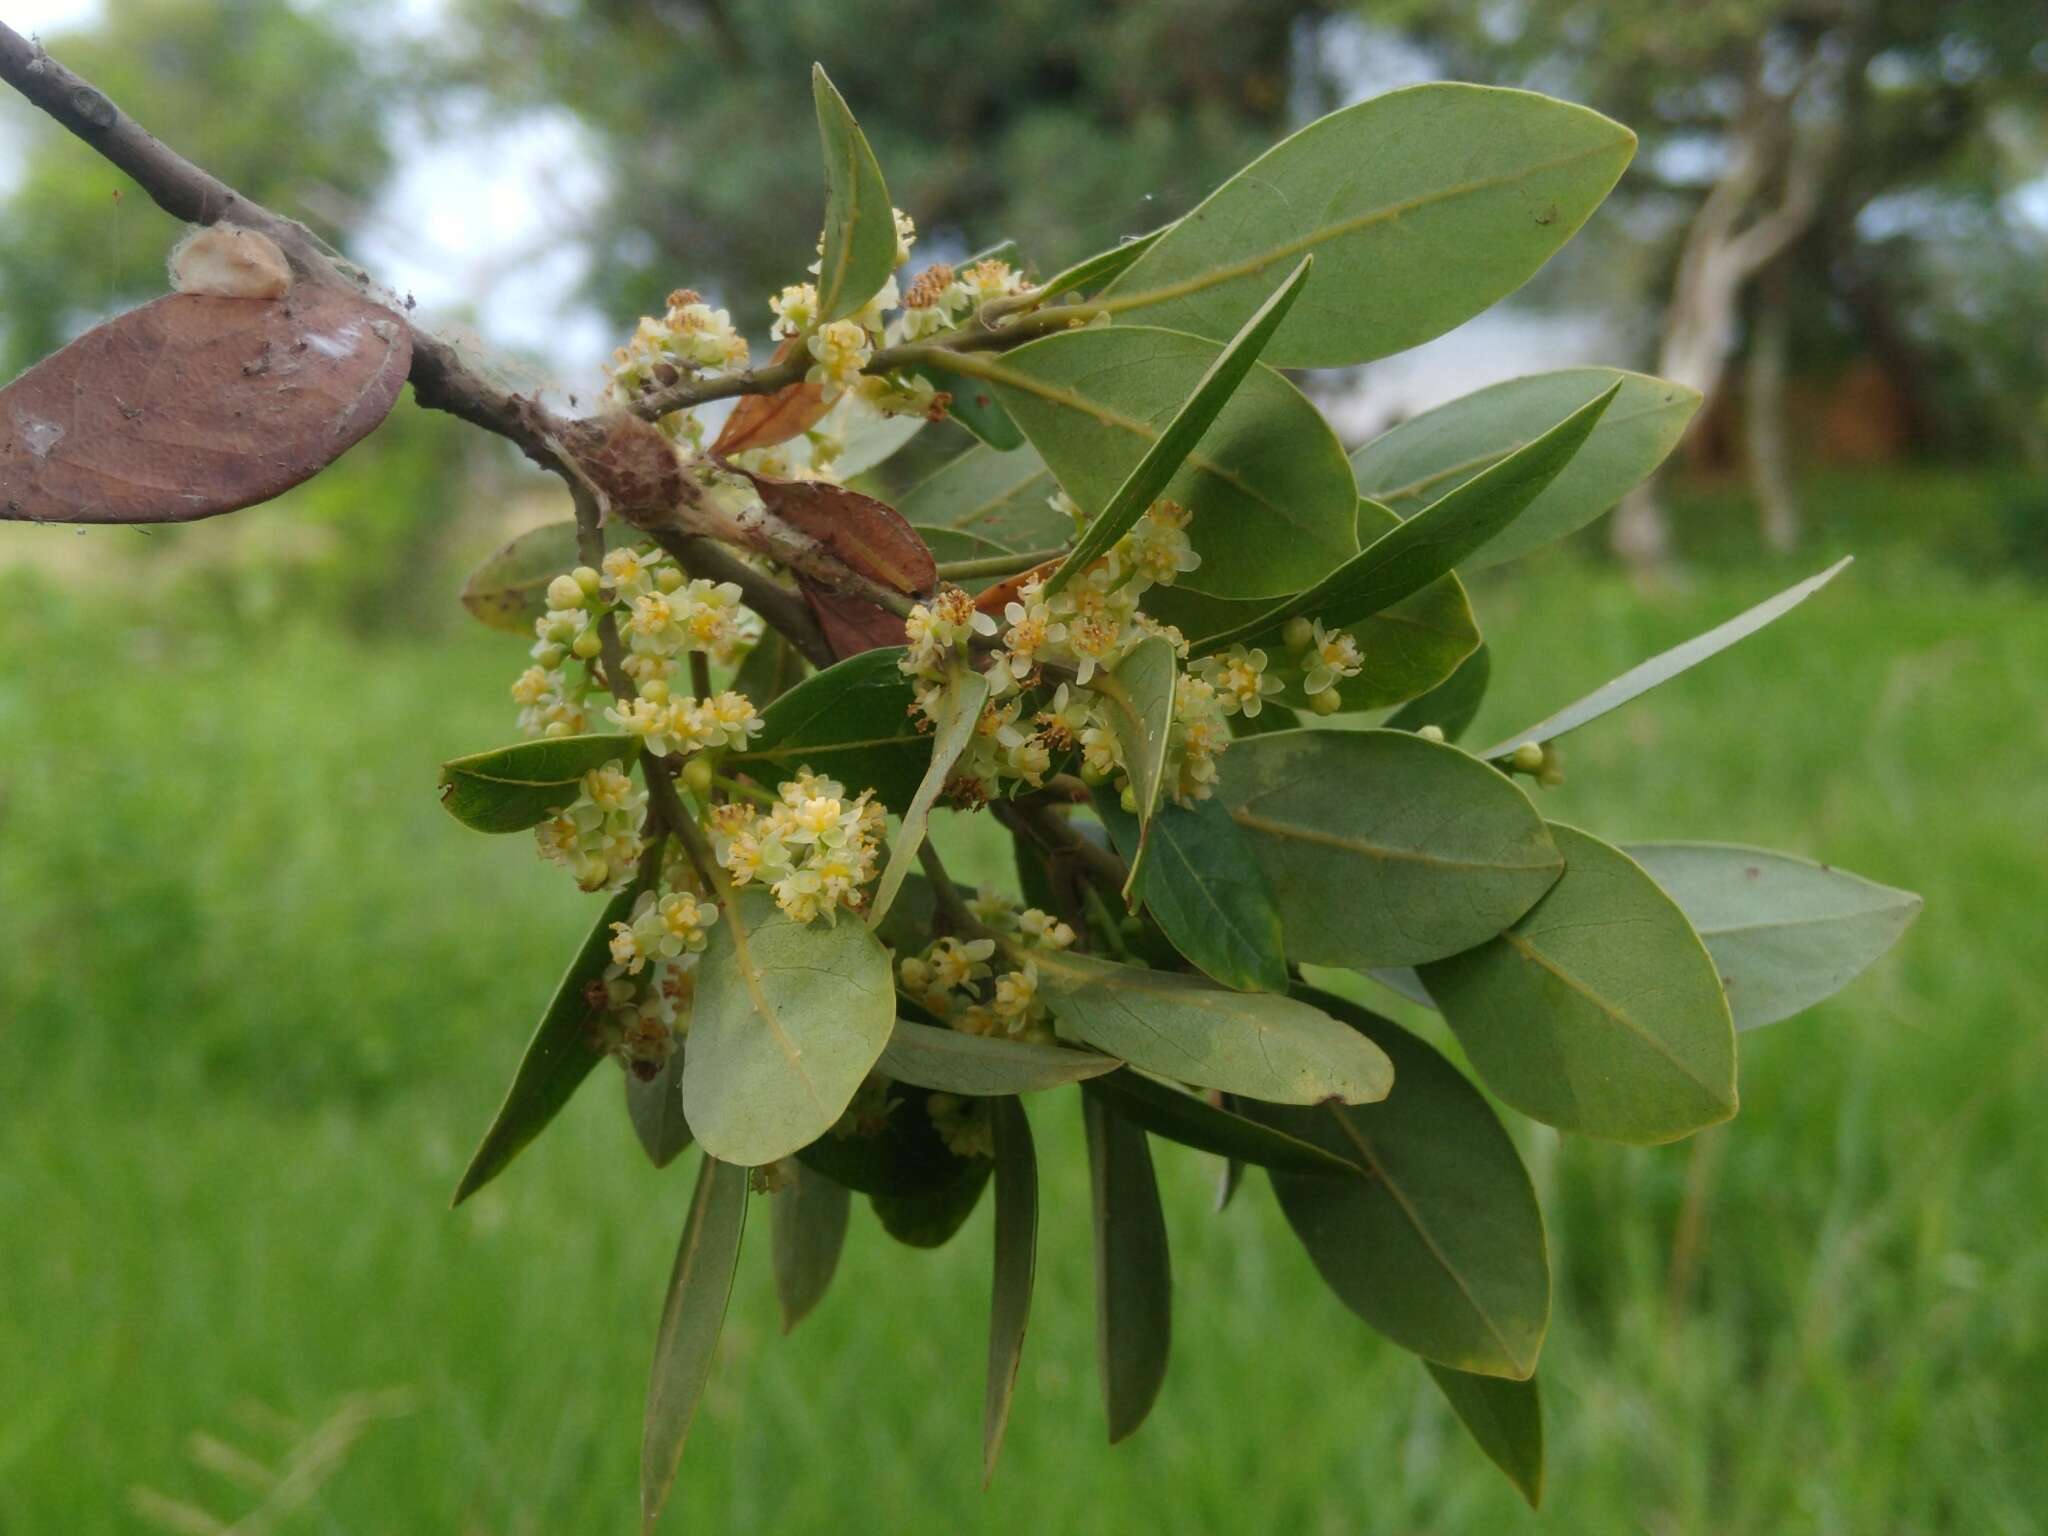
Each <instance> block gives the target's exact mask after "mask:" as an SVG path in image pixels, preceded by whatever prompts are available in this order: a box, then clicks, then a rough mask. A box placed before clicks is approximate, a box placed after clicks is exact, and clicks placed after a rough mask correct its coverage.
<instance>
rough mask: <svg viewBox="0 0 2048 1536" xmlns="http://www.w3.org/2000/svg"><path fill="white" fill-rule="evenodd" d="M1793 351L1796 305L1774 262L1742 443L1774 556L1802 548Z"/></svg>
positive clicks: (1748, 379) (1753, 343) (1749, 380)
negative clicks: (1791, 422)
mask: <svg viewBox="0 0 2048 1536" xmlns="http://www.w3.org/2000/svg"><path fill="white" fill-rule="evenodd" d="M1791 350H1792V304H1791V291H1790V286H1789V284H1788V283H1787V282H1786V273H1785V264H1784V262H1782V261H1779V262H1775V263H1773V264H1772V266H1771V269H1770V271H1769V272H1767V273H1766V274H1765V275H1764V278H1763V280H1762V282H1761V283H1760V284H1759V285H1758V292H1757V304H1756V314H1755V318H1754V320H1753V322H1752V324H1751V326H1750V334H1749V366H1748V369H1747V371H1746V373H1745V376H1744V378H1743V390H1742V420H1743V445H1744V448H1745V449H1746V451H1747V457H1748V460H1749V486H1750V490H1751V491H1752V492H1754V493H1755V495H1756V516H1757V532H1758V533H1760V534H1761V535H1762V536H1763V541H1764V545H1765V547H1766V548H1768V549H1770V550H1771V551H1772V552H1773V553H1774V554H1780V555H1784V554H1790V553H1791V552H1792V551H1793V550H1794V549H1797V548H1798V547H1799V538H1800V533H1801V531H1802V519H1801V518H1800V515H1799V496H1798V492H1797V491H1796V490H1795V489H1794V488H1793V483H1792V445H1791V441H1790V437H1789V434H1788V431H1787V427H1786V421H1785V374H1786V370H1787V367H1788V366H1789V363H1790V355H1791Z"/></svg>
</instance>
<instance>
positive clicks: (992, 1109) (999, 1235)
mask: <svg viewBox="0 0 2048 1536" xmlns="http://www.w3.org/2000/svg"><path fill="white" fill-rule="evenodd" d="M989 1113H990V1115H991V1116H992V1117H993V1118H994V1121H995V1126H994V1129H995V1141H996V1172H995V1180H996V1237H995V1263H994V1269H993V1278H992V1283H991V1285H990V1293H989V1308H988V1388H987V1391H986V1393H985V1394H984V1396H983V1398H982V1410H981V1486H982V1487H983V1488H987V1487H988V1485H989V1482H990V1480H991V1479H992V1478H994V1476H995V1474H996V1457H997V1456H998V1455H999V1454H1000V1453H1001V1452H1002V1448H1003V1431H1004V1430H1005V1429H1007V1428H1008V1427H1009V1423H1010V1399H1011V1397H1012V1396H1013V1395H1014V1394H1015V1392H1016V1390H1017V1367H1018V1366H1019V1365H1020V1364H1021V1363H1022V1362H1023V1359H1024V1329H1025V1326H1026V1324H1027V1323H1029V1322H1030V1320H1031V1283H1032V1277H1033V1272H1034V1271H1035V1270H1036V1268H1037V1265H1038V1154H1037V1153H1036V1152H1035V1151H1034V1150H1033V1149H1032V1145H1031V1122H1030V1121H1029V1120H1028V1119H1026V1118H1025V1115H1024V1106H1023V1105H1021V1104H1019V1103H1018V1102H1017V1101H1016V1100H1015V1099H1009V1098H1005V1099H997V1100H995V1101H994V1102H993V1103H992V1104H991V1105H990V1106H989Z"/></svg>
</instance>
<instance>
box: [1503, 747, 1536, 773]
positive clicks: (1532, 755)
mask: <svg viewBox="0 0 2048 1536" xmlns="http://www.w3.org/2000/svg"><path fill="white" fill-rule="evenodd" d="M1508 766H1509V767H1510V768H1512V769H1514V770H1515V772H1517V773H1541V772H1542V771H1543V749H1542V748H1541V747H1539V746H1538V745H1537V744H1536V743H1535V742H1533V741H1525V742H1523V743H1522V744H1521V745H1520V746H1519V747H1517V748H1515V750H1514V752H1513V753H1512V754H1511V755H1510V756H1509V758H1508Z"/></svg>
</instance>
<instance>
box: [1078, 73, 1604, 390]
mask: <svg viewBox="0 0 2048 1536" xmlns="http://www.w3.org/2000/svg"><path fill="white" fill-rule="evenodd" d="M1635 143H1636V140H1635V135H1634V134H1632V133H1630V132H1629V131H1628V130H1627V129H1626V128H1624V127H1622V126H1621V125H1620V124H1619V123H1614V122H1610V121H1608V120H1607V119H1606V118H1604V117H1602V116H1600V115H1599V114H1598V113H1597V112H1589V111H1587V110H1586V109H1585V108H1583V107H1575V106H1570V105H1567V104H1566V103H1564V102H1561V101H1552V100H1551V99H1549V98H1548V97H1544V96H1536V95H1531V94H1530V93H1528V92H1526V91H1509V90H1495V89H1490V88H1488V87H1485V86H1476V85H1419V86H1414V87H1412V88H1410V89H1408V90H1401V91H1393V92H1390V93H1388V94H1387V95H1384V96H1380V97H1376V98H1375V99H1373V100H1371V101H1365V102H1360V103H1359V104H1358V105H1357V106H1354V107H1347V108H1345V109H1344V110H1343V111H1341V112H1333V113H1331V114H1330V115H1329V116H1328V117H1325V118H1322V119H1320V120H1318V121H1316V122H1313V123H1310V124H1309V125H1308V126H1307V127H1306V128H1304V129H1302V130H1301V131H1300V132H1299V133H1297V134H1295V135H1294V136H1293V137H1291V138H1288V139H1285V140H1283V141H1282V142H1281V143H1279V144H1277V145H1275V146H1274V147H1273V148H1272V149H1270V150H1268V151H1267V152H1266V153H1265V154H1263V155H1261V156H1260V157H1259V158H1258V159H1257V160H1254V161H1253V162H1252V163H1251V164H1250V165H1248V166H1246V167H1245V168H1244V169H1243V170H1242V171H1240V172H1238V174H1237V175H1236V176H1234V177H1232V178H1231V179H1230V180H1229V181H1227V182H1225V183H1224V184H1223V185H1222V186H1221V187H1219V188H1217V189H1216V191H1215V192H1213V193H1211V194H1210V196H1209V198H1208V199H1207V200H1206V201H1205V202H1203V203H1202V204H1201V205H1200V206H1199V207H1197V208H1196V209H1195V210H1194V211H1193V212H1192V213H1190V214H1188V215H1187V216H1186V217H1185V218H1183V219H1181V220H1180V221H1179V222H1178V223H1176V224H1174V225H1172V226H1171V227H1170V228H1168V229H1167V230H1166V231H1165V232H1164V233H1163V234H1162V235H1161V236H1160V238H1159V241H1158V243H1157V244H1155V245H1154V246H1153V247H1152V248H1151V249H1150V250H1148V251H1146V252H1145V254H1144V255H1143V256H1141V257H1139V258H1138V260H1137V261H1135V262H1133V263H1132V264H1131V266H1130V267H1129V268H1128V269H1126V270H1125V272H1124V273H1123V275H1122V276H1120V277H1119V278H1118V279H1117V280H1116V281H1115V282H1114V283H1112V284H1111V285H1110V287H1109V289H1108V291H1107V293H1106V294H1104V296H1103V299H1102V301H1101V302H1102V303H1103V304H1104V305H1105V306H1106V307H1108V308H1109V309H1110V310H1111V311H1112V312H1114V313H1115V314H1116V315H1117V317H1118V319H1119V320H1120V321H1121V320H1122V319H1123V318H1124V317H1126V316H1128V317H1131V318H1134V319H1137V320H1140V321H1142V322H1143V323H1144V324H1147V325H1163V326H1172V327H1174V328H1175V329H1178V330H1183V331H1192V332H1194V333H1195V334H1196V335H1198V336H1210V337H1214V338H1217V339H1219V340H1220V339H1221V338H1223V337H1225V336H1228V335H1230V334H1231V333H1232V332H1234V331H1235V330H1236V329H1237V328H1238V326H1239V325H1241V324H1243V322H1244V317H1245V316H1246V315H1248V314H1250V313H1251V312H1252V311H1253V310H1254V309H1256V308H1257V307H1258V304H1259V301H1260V300H1261V299H1262V298H1264V297H1265V295H1266V294H1267V292H1269V291H1270V290H1271V288H1272V285H1273V280H1274V278H1275V277H1276V276H1277V275H1278V274H1279V273H1281V272H1284V271H1287V270H1288V269H1290V268H1291V267H1293V265H1294V264H1295V263H1296V262H1297V261H1299V260H1300V259H1301V258H1302V257H1303V256H1305V255H1308V254H1311V253H1313V254H1314V256H1315V258H1316V267H1317V277H1316V286H1315V291H1314V292H1313V293H1312V294H1310V295H1308V297H1307V298H1305V299H1304V300H1303V301H1302V302H1301V303H1300V304H1298V305H1297V306H1295V310H1294V313H1293V314H1291V315H1290V316H1288V319H1287V323H1286V324H1285V325H1283V326H1282V327H1281V328H1280V333H1279V335H1277V336H1275V337H1274V338H1273V341H1272V344H1271V345H1270V346H1269V347H1268V348H1267V361H1269V362H1270V363H1272V364H1273V365H1274V366H1275V367H1277V368H1333V367H1344V366H1348V365H1350V364H1353V363H1364V362H1370V361H1371V360H1372V359H1373V358H1376V357H1385V356H1387V355H1388V354H1389V353H1393V352H1399V351H1402V350H1404V349H1405V348H1408V347H1412V346H1414V345H1416V344H1417V343H1418V342H1423V341H1427V340H1429V338H1430V337H1432V336H1438V335H1441V334H1442V333H1443V332H1445V331H1447V330H1449V329H1450V328H1451V327H1452V326H1454V325H1457V324H1458V323H1459V322H1460V321H1463V320H1468V319H1470V318H1471V317H1472V316H1473V315H1476V314H1478V313H1479V312H1480V311H1481V310H1483V309H1485V308H1487V307H1488V306H1490V305H1491V304H1493V303H1494V301H1495V300H1497V299H1501V298H1504V297H1505V296H1506V295H1508V294H1510V293H1512V292H1513V291H1514V290H1515V289H1517V288H1519V287H1521V285H1522V284H1523V283H1525V282H1527V281H1528V280H1529V278H1530V277H1531V275H1533V274H1534V273H1535V271H1536V269H1537V268H1538V267H1540V266H1542V265H1543V263H1544V262H1545V261H1547V260H1549V259H1550V256H1551V254H1552V253H1553V252H1554V251H1556V250H1557V248H1558V247H1559V246H1561V245H1563V244H1564V243H1565V241H1567V240H1568V239H1570V238H1571V237H1572V235H1573V234H1574V233H1575V232H1576V231H1577V230H1578V228H1579V226H1580V225H1581V224H1583V223H1584V222H1585V221H1586V218H1587V216H1588V215H1589V214H1591V213H1592V211H1593V210H1594V209H1595V208H1596V207H1598V206H1599V204H1600V201H1601V199H1602V198H1604V197H1606V195H1607V192H1608V189H1609V188H1611V187H1612V186H1613V185H1614V183H1615V181H1616V180H1617V179H1618V178H1619V177H1620V175H1621V173H1622V170H1623V168H1624V167H1626V166H1627V164H1628V162H1629V159H1630V157H1631V156H1632V155H1633V154H1634V153H1635Z"/></svg>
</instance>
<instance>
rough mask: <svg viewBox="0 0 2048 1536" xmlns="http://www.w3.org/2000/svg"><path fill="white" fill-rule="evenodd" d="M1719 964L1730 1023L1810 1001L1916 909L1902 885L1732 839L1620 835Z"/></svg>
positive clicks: (1844, 978)
mask: <svg viewBox="0 0 2048 1536" xmlns="http://www.w3.org/2000/svg"><path fill="white" fill-rule="evenodd" d="M1622 852H1624V853H1626V854H1627V855H1628V856H1629V857H1630V858H1632V859H1634V860H1635V861H1636V862H1637V863H1638V864H1640V865H1642V866H1643V868H1644V869H1646V870H1648V871H1649V874H1650V878H1651V879H1652V880H1655V881H1656V882H1657V884H1658V885H1660V886H1662V887H1663V888H1664V893H1665V895H1667V896H1669V897H1670V898H1671V899H1672V900H1673V901H1675V902H1677V903H1678V907H1679V910H1680V911H1682V912H1683V913H1685V915H1686V918H1687V920H1688V921H1690V922H1691V923H1692V926H1693V929H1694V931H1695V932H1697V933H1698V934H1699V936H1700V938H1701V939H1703V940H1704V941H1705V942H1706V946H1707V953H1708V954H1710V955H1712V956H1713V957H1714V968H1715V969H1716V970H1718V971H1719V972H1720V974H1721V987H1722V990H1723V991H1725V992H1726V993H1727V994H1728V1006H1729V1008H1730V1009H1731V1010H1732V1011H1733V1013H1734V1015H1735V1027H1736V1028H1737V1029H1755V1028H1756V1027H1757V1026H1759V1025H1762V1024H1775V1023H1776V1022H1777V1021H1778V1020H1780V1019H1786V1018H1790V1017H1791V1016H1792V1015H1793V1014H1795V1013H1799V1012H1801V1011H1802V1010H1804V1009H1807V1008H1811V1007H1812V1006H1813V1005H1814V1004H1815V1003H1817V1002H1820V1001H1821V1000H1822V999H1824V998H1828V997H1832V996H1834V995H1835V993H1837V992H1839V991H1841V990H1842V988H1844V987H1846V986H1847V985H1848V984H1849V983H1850V982H1852V981H1854V980H1855V979H1856V978H1857V977H1858V976H1860V975H1861V974H1862V973H1863V971H1864V969H1865V968H1866V967H1867V966H1869V964H1870V963H1871V962H1872V961H1873V960H1875V959H1877V957H1878V956H1879V955H1881V954H1883V953H1884V952H1885V951H1886V950H1888V949H1890V948H1891V947H1892V945H1893V944H1895V943H1897V942H1898V940H1899V936H1900V935H1901V934H1903V933H1904V932H1905V931H1906V929H1907V928H1909V927H1910V926H1912V922H1913V919H1914V918H1916V917H1918V916H1919V915H1920V898H1919V897H1918V896H1916V895H1914V894H1913V893H1912V892H1911V891H1900V890H1894V889H1893V888H1892V887H1891V886H1888V885H1878V884H1876V883H1875V882H1873V881H1870V880H1865V879H1864V878H1862V876H1860V875H1852V874H1850V873H1849V872H1848V871H1847V870H1845V869H1831V868H1830V867H1828V866H1827V865H1825V864H1814V863H1811V862H1809V861H1808V860H1806V859H1797V858H1794V857H1792V856H1791V855H1790V854H1785V853H1771V852H1769V851H1767V850H1765V849H1762V848H1743V847H1738V846H1736V845H1735V844H1732V843H1629V844H1627V845H1625V846H1624V847H1623V849H1622Z"/></svg>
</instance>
